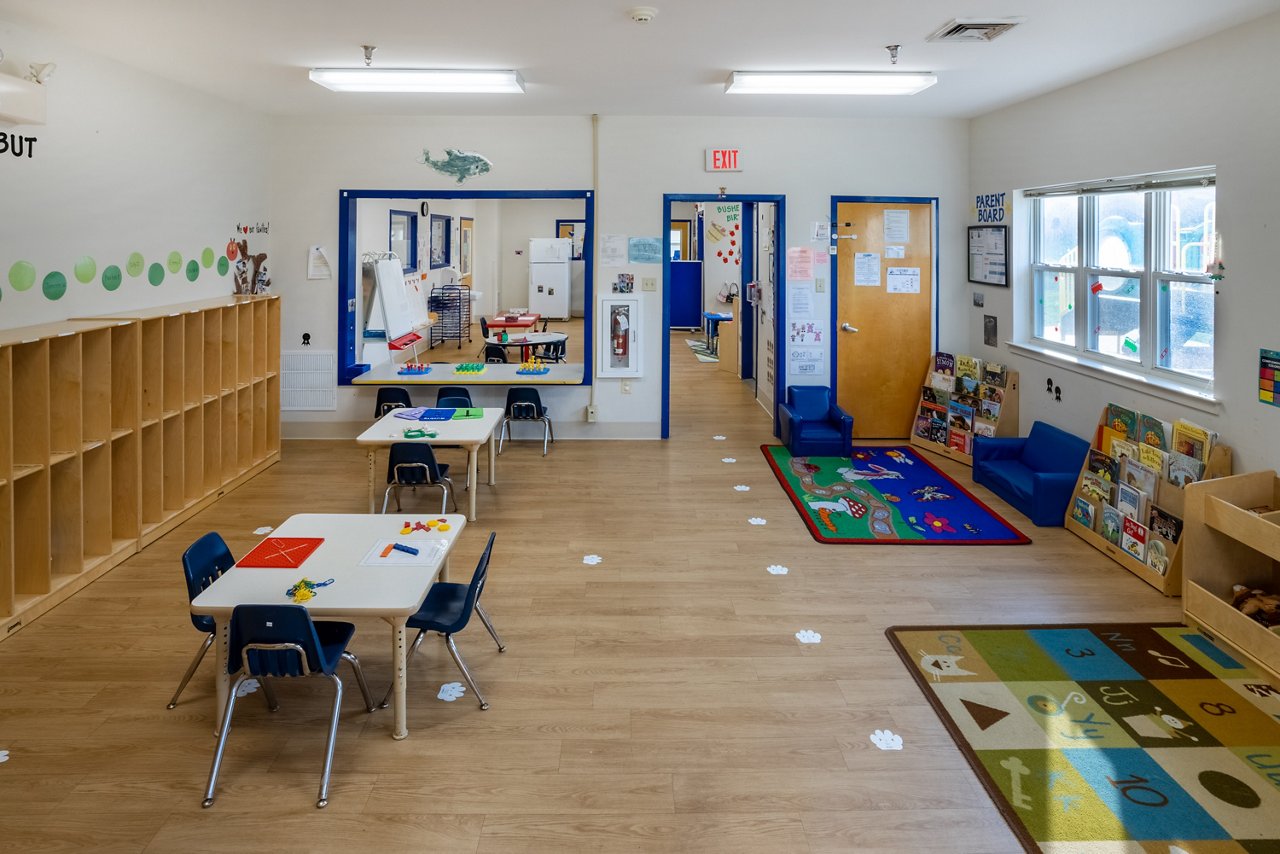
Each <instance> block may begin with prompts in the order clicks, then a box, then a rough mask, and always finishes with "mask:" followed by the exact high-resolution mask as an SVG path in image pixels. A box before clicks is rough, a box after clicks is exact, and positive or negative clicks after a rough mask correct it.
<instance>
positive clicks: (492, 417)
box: [356, 407, 504, 522]
mask: <svg viewBox="0 0 1280 854" xmlns="http://www.w3.org/2000/svg"><path fill="white" fill-rule="evenodd" d="M503 411H504V410H503V409H502V408H501V407H486V408H485V409H484V415H482V416H481V417H480V418H465V419H462V420H458V421H453V420H450V421H409V420H408V419H405V418H397V417H396V410H394V409H393V410H391V411H390V412H388V413H387V414H386V415H384V416H382V417H381V418H379V419H378V420H377V421H375V422H373V426H372V427H370V428H369V429H368V430H365V431H364V432H363V433H361V434H360V435H359V436H357V437H356V444H357V445H364V446H366V447H367V448H368V449H369V512H370V513H373V512H376V511H377V509H378V504H377V502H378V495H379V494H380V492H381V491H383V490H385V489H386V487H387V479H386V474H385V472H382V473H380V472H379V471H378V470H377V456H378V448H382V447H386V448H389V447H391V446H392V445H394V444H396V443H397V442H417V443H425V444H428V445H461V446H462V447H464V448H466V449H467V490H468V491H469V492H470V493H471V507H470V511H469V512H468V513H467V518H468V519H470V520H471V521H472V522H474V521H475V520H476V470H477V469H478V468H479V462H478V460H479V456H480V446H481V445H483V444H484V443H485V441H486V440H487V441H488V442H489V485H490V486H494V485H496V484H497V482H498V480H497V477H496V475H495V472H494V461H495V459H496V455H495V453H494V437H495V436H496V434H497V427H498V425H499V424H501V423H502V413H503ZM415 427H416V428H421V429H423V430H425V431H427V433H433V432H434V433H435V435H434V436H427V437H424V438H420V439H406V438H405V436H404V431H405V430H408V429H412V428H415Z"/></svg>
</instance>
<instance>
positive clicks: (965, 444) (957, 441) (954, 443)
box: [947, 427, 973, 454]
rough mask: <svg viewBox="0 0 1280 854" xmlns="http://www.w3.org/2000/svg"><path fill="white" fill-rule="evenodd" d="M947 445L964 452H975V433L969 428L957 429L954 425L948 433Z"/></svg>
mask: <svg viewBox="0 0 1280 854" xmlns="http://www.w3.org/2000/svg"><path fill="white" fill-rule="evenodd" d="M947 447H948V448H951V449H953V450H956V451H959V452H960V453H962V454H972V453H973V434H972V433H970V432H969V431H968V430H957V429H956V428H954V427H952V428H951V432H950V433H949V434H948V435H947Z"/></svg>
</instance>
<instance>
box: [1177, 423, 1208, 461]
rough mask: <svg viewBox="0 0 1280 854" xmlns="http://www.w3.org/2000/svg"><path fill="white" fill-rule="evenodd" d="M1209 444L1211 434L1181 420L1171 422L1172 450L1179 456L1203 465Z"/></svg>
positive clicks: (1206, 457) (1196, 425)
mask: <svg viewBox="0 0 1280 854" xmlns="http://www.w3.org/2000/svg"><path fill="white" fill-rule="evenodd" d="M1210 444H1212V438H1211V434H1210V433H1209V431H1208V430H1206V429H1204V428H1203V427H1201V426H1199V425H1198V424H1192V423H1191V422H1190V421H1183V420H1182V419H1179V420H1177V421H1175V422H1173V450H1175V451H1177V452H1178V453H1179V454H1185V455H1186V456H1188V457H1191V458H1192V459H1194V460H1199V461H1200V462H1202V463H1203V462H1204V461H1205V460H1207V459H1208V458H1209V445H1210Z"/></svg>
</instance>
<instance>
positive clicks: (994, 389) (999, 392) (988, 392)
mask: <svg viewBox="0 0 1280 854" xmlns="http://www.w3.org/2000/svg"><path fill="white" fill-rule="evenodd" d="M979 396H980V397H981V398H982V399H983V400H990V401H992V402H993V403H1004V389H1003V388H1001V387H1000V386H994V385H984V386H983V387H982V394H981V395H979Z"/></svg>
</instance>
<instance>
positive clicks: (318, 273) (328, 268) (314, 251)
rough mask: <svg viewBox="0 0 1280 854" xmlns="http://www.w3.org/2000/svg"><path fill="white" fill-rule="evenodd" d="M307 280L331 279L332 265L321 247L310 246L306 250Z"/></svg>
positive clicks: (327, 254)
mask: <svg viewBox="0 0 1280 854" xmlns="http://www.w3.org/2000/svg"><path fill="white" fill-rule="evenodd" d="M307 278H308V279H332V278H333V265H332V264H330V263H329V253H328V252H327V251H326V250H325V248H324V247H323V246H312V247H311V248H310V249H309V250H307Z"/></svg>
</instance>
